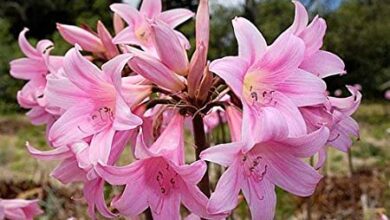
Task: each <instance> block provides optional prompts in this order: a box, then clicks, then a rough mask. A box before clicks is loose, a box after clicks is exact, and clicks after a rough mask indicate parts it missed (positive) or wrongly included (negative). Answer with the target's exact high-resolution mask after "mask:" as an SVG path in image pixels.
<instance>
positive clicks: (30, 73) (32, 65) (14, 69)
mask: <svg viewBox="0 0 390 220" xmlns="http://www.w3.org/2000/svg"><path fill="white" fill-rule="evenodd" d="M10 74H11V76H13V77H15V78H17V79H24V80H31V79H34V78H37V77H44V76H45V75H46V74H47V67H46V65H45V63H44V61H43V60H39V59H30V58H19V59H16V60H12V61H11V62H10Z"/></svg>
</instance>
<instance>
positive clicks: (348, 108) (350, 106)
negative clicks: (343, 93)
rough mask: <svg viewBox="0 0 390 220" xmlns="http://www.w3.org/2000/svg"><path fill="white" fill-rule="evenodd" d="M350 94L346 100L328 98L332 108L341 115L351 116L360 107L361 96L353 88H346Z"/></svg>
mask: <svg viewBox="0 0 390 220" xmlns="http://www.w3.org/2000/svg"><path fill="white" fill-rule="evenodd" d="M346 87H347V89H348V90H349V92H350V93H351V94H352V95H351V96H349V97H346V98H335V97H328V99H329V101H330V103H331V105H332V107H333V108H335V109H337V110H338V111H340V112H341V113H342V114H343V115H348V116H350V115H352V114H353V113H354V112H356V110H357V108H358V107H359V105H360V102H361V99H362V94H361V93H360V92H359V90H357V89H356V88H355V87H353V86H346Z"/></svg>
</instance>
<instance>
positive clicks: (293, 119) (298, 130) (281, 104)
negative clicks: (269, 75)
mask: <svg viewBox="0 0 390 220" xmlns="http://www.w3.org/2000/svg"><path fill="white" fill-rule="evenodd" d="M274 99H275V101H276V102H277V103H276V105H275V106H274V107H275V108H276V109H278V110H279V111H280V112H281V113H282V115H283V116H284V120H286V122H287V125H288V131H289V136H301V135H303V134H306V131H307V130H306V123H305V120H304V119H303V116H302V114H301V113H300V112H299V110H298V108H297V106H296V105H295V104H294V103H293V102H292V101H291V100H290V99H289V98H287V97H286V96H285V95H284V94H282V93H279V92H275V96H274Z"/></svg>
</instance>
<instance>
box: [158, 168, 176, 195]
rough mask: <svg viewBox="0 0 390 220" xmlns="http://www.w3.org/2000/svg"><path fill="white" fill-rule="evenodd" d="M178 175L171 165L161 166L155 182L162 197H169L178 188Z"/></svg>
mask: <svg viewBox="0 0 390 220" xmlns="http://www.w3.org/2000/svg"><path fill="white" fill-rule="evenodd" d="M177 177H178V174H177V173H176V172H175V171H174V170H173V169H172V168H171V167H170V166H169V164H167V163H165V164H161V166H160V168H159V169H157V172H156V177H155V181H156V183H157V186H158V187H159V191H160V193H161V195H164V196H166V195H169V193H170V192H171V190H172V189H177V188H178V182H177V179H178V178H177Z"/></svg>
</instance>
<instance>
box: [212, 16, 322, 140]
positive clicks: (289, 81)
mask: <svg viewBox="0 0 390 220" xmlns="http://www.w3.org/2000/svg"><path fill="white" fill-rule="evenodd" d="M233 27H234V31H235V35H236V38H237V41H238V46H239V55H238V56H236V57H225V58H222V59H219V60H216V61H213V62H212V63H211V65H210V70H211V71H212V72H215V73H216V74H217V75H219V76H220V77H221V78H222V79H224V80H225V81H226V83H227V84H228V85H229V86H230V88H231V89H232V90H233V91H234V93H235V94H236V95H237V96H238V97H239V98H241V100H242V102H243V105H244V115H245V114H247V115H248V117H251V118H252V120H249V122H253V121H255V120H256V118H258V111H259V109H260V108H261V107H264V106H272V107H274V108H277V109H278V110H279V111H280V112H281V115H282V116H283V117H284V118H285V120H286V121H287V122H288V126H289V128H290V129H289V130H290V134H291V135H302V134H305V133H306V129H305V124H304V121H303V118H302V116H301V114H300V113H299V111H298V107H299V106H309V105H315V104H320V103H323V102H324V101H325V100H326V96H325V89H326V84H325V82H323V81H322V80H321V79H320V78H318V77H316V76H314V75H313V74H310V73H308V72H306V71H304V70H302V69H300V68H299V65H300V64H301V63H302V61H303V59H304V52H305V44H304V42H303V41H302V40H301V39H300V38H298V37H296V36H294V35H293V34H290V33H285V34H283V35H281V36H280V37H278V38H277V39H276V40H275V42H274V43H273V44H272V45H270V46H267V44H266V42H265V39H264V38H263V36H262V35H261V33H260V32H259V31H258V30H257V29H256V27H255V26H254V25H253V24H251V23H250V22H249V21H248V20H246V19H244V18H236V19H234V20H233ZM245 109H246V110H245ZM248 127H250V126H248Z"/></svg>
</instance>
